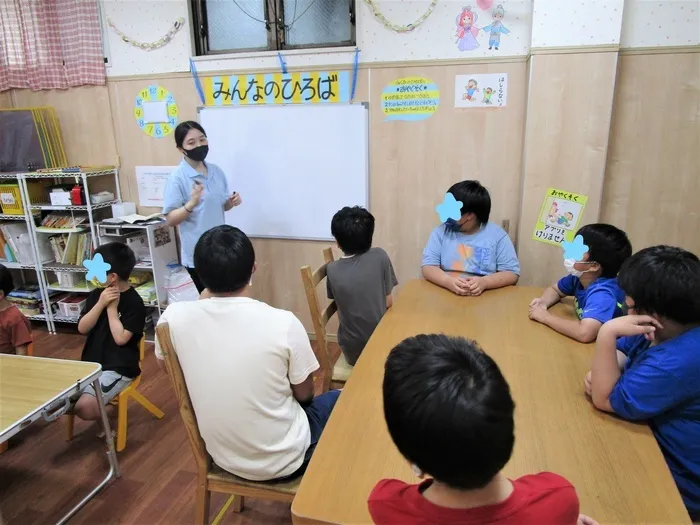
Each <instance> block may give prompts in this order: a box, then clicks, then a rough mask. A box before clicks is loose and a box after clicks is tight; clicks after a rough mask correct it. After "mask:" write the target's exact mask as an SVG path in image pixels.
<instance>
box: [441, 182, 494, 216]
mask: <svg viewBox="0 0 700 525" xmlns="http://www.w3.org/2000/svg"><path fill="white" fill-rule="evenodd" d="M447 192H448V193H451V194H452V195H453V196H454V198H455V200H457V201H461V202H462V215H464V214H465V213H473V214H474V215H476V220H478V221H479V224H486V223H487V222H489V215H491V195H490V194H489V190H487V189H486V188H484V187H483V186H482V185H481V183H480V182H479V181H478V180H464V181H462V182H458V183H457V184H453V185H452V187H451V188H450V189H449V190H447Z"/></svg>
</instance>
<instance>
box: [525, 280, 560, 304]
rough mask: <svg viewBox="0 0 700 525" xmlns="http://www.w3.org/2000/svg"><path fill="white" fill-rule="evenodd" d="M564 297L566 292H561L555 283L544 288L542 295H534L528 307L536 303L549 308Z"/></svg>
mask: <svg viewBox="0 0 700 525" xmlns="http://www.w3.org/2000/svg"><path fill="white" fill-rule="evenodd" d="M564 297H566V294H563V293H562V292H561V290H559V287H558V286H557V285H556V283H555V284H553V285H552V286H550V287H549V288H545V290H544V292H542V295H541V296H540V297H536V298H535V299H533V300H532V301H531V302H530V308H532V307H534V306H537V305H544V307H545V308H551V307H552V306H554V305H555V304H557V303H558V302H559V301H561V300H562V299H563V298H564Z"/></svg>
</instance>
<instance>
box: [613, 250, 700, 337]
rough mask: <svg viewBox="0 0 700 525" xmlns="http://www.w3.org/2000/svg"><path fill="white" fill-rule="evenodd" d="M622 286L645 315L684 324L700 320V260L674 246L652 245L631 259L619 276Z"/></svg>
mask: <svg viewBox="0 0 700 525" xmlns="http://www.w3.org/2000/svg"><path fill="white" fill-rule="evenodd" d="M617 281H618V283H619V285H620V288H622V290H623V291H624V292H625V294H627V296H628V297H630V298H631V299H632V300H633V301H634V309H635V310H636V311H638V312H639V313H642V314H648V315H651V314H656V315H659V316H662V317H665V318H667V319H670V320H671V321H675V322H677V323H680V324H684V325H689V324H696V323H700V260H699V259H698V257H697V256H696V255H695V254H693V253H690V252H689V251H686V250H683V249H682V248H674V247H672V246H652V247H650V248H644V249H643V250H640V251H638V252H637V253H635V254H634V255H633V256H632V257H630V258H629V259H627V261H626V262H625V264H623V265H622V268H621V269H620V274H619V275H618V276H617Z"/></svg>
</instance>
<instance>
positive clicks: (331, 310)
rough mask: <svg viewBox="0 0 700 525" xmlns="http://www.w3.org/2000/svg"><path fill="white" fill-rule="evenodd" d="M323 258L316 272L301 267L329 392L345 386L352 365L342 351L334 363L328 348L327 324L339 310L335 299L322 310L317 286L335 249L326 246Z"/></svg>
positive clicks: (318, 357) (324, 378)
mask: <svg viewBox="0 0 700 525" xmlns="http://www.w3.org/2000/svg"><path fill="white" fill-rule="evenodd" d="M323 259H324V261H326V263H325V264H324V265H323V266H321V267H320V268H319V269H318V270H316V271H315V272H312V271H311V267H310V266H308V265H306V266H302V267H301V280H302V282H303V283H304V291H306V300H307V302H308V303H309V310H310V311H311V320H312V321H313V323H314V330H315V331H316V345H317V347H318V350H317V352H316V359H318V362H319V364H320V365H321V369H322V370H323V391H324V392H328V390H330V389H331V388H343V386H344V385H345V382H346V381H347V380H348V378H349V377H350V373H351V372H352V367H351V366H350V365H349V364H348V362H347V361H346V360H345V356H344V355H343V353H342V352H341V353H340V357H339V358H338V360H337V361H336V362H335V363H333V359H332V357H331V353H330V350H329V349H328V334H327V333H326V325H327V324H328V321H330V319H331V317H333V315H334V314H335V313H336V312H337V311H338V307H337V305H336V304H335V301H331V304H329V305H328V306H327V307H326V308H325V310H323V311H321V305H320V304H319V302H318V297H317V296H316V286H318V283H320V282H321V281H323V279H325V278H326V268H327V267H328V264H329V263H331V262H333V250H332V249H331V248H326V249H325V250H323Z"/></svg>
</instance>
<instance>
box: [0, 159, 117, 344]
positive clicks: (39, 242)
mask: <svg viewBox="0 0 700 525" xmlns="http://www.w3.org/2000/svg"><path fill="white" fill-rule="evenodd" d="M15 178H16V179H17V181H18V183H19V186H20V192H21V195H22V203H23V205H24V216H23V218H24V219H25V220H26V223H27V227H28V230H29V238H30V241H31V247H32V250H33V252H34V261H35V264H34V269H35V271H36V273H37V281H38V283H39V288H40V290H41V295H42V303H43V308H44V314H41V315H35V316H31V317H28V318H29V319H31V320H33V321H43V322H46V324H47V327H48V329H49V331H50V332H51V333H55V332H56V323H73V324H75V323H77V322H78V319H77V318H73V317H65V316H62V315H60V314H59V313H57V312H54V311H53V308H52V306H51V304H52V301H51V299H50V297H49V292H50V291H57V292H71V293H86V294H87V293H89V292H90V290H91V289H92V288H91V287H89V286H88V284H87V283H85V286H84V287H81V286H77V287H66V286H58V285H57V284H56V283H57V282H58V278H57V275H56V272H75V273H86V272H87V270H86V269H85V268H83V267H82V265H77V264H62V263H60V262H57V261H56V260H55V257H53V254H52V253H48V254H47V253H46V250H45V249H44V248H45V244H46V238H47V236H51V235H57V234H80V233H88V232H89V233H90V234H91V236H90V237H91V239H90V242H91V245H92V246H91V248H92V250H94V249H95V248H97V246H98V230H97V224H98V222H99V221H100V218H101V217H102V218H104V217H111V215H112V213H111V206H112V204H117V203H120V202H121V191H120V187H119V172H118V170H117V169H116V168H115V169H103V170H89V171H87V170H86V171H80V172H76V173H63V172H49V173H38V172H29V173H19V174H15ZM98 178H102V179H104V178H112V179H113V185H112V184H110V191H113V193H114V198H113V199H112V200H110V201H107V202H101V203H98V204H93V203H92V202H91V200H90V197H91V196H92V195H94V192H91V190H90V187H91V185H92V186H93V187H94V186H95V184H94V183H95V182H97V179H98ZM36 180H50V181H53V182H54V183H55V184H59V183H67V184H70V183H75V184H78V183H79V184H81V185H82V187H83V190H84V193H85V204H83V205H65V206H60V205H55V204H51V203H50V202H44V201H32V200H31V197H30V192H29V189H28V186H27V184H28V182H31V181H36ZM46 198H47V199H48V195H46ZM47 212H66V213H70V214H71V215H81V216H87V222H86V223H84V224H81V225H79V226H78V227H75V228H46V227H43V226H40V225H38V224H37V223H38V222H40V220H41V217H42V215H44V214H46V213H47ZM3 217H4V216H0V219H2V218H3ZM83 282H85V281H84V280H83Z"/></svg>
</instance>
